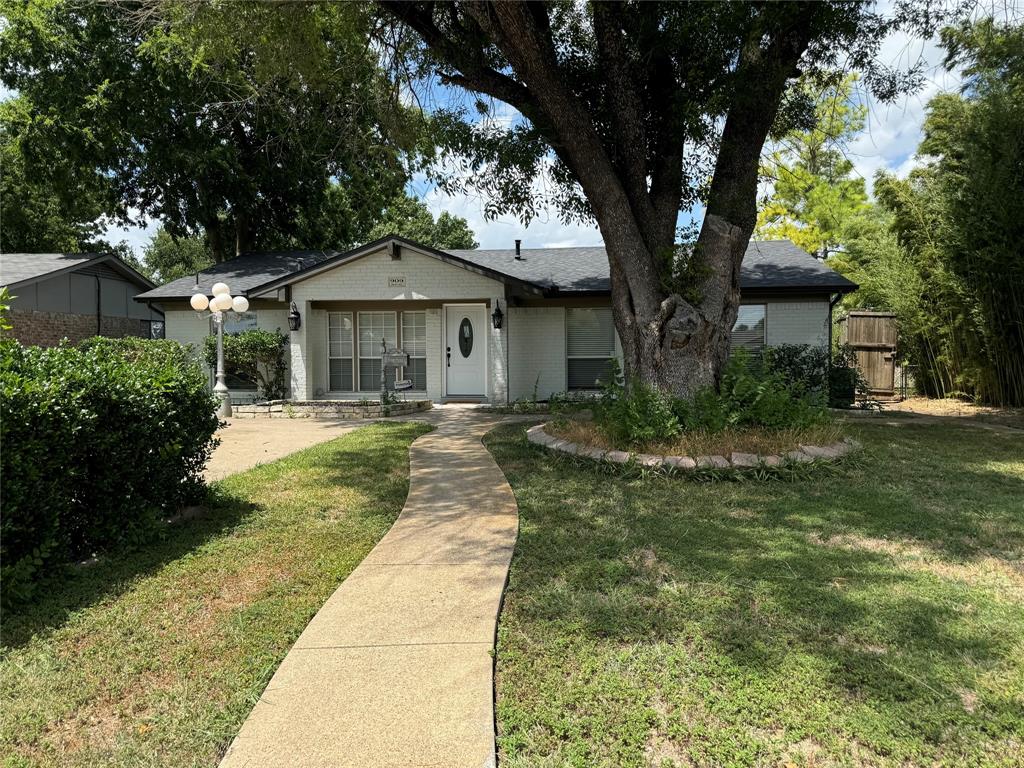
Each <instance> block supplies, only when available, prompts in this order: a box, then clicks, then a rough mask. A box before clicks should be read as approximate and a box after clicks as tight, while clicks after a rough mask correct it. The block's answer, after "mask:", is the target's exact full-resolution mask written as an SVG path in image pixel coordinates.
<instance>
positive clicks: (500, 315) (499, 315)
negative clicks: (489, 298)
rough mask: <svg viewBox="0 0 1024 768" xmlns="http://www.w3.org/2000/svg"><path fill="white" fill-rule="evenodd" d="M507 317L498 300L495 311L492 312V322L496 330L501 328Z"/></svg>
mask: <svg viewBox="0 0 1024 768" xmlns="http://www.w3.org/2000/svg"><path fill="white" fill-rule="evenodd" d="M504 319H505V313H504V312H502V311H501V304H499V303H498V302H497V301H495V302H494V311H493V312H492V313H491V323H492V324H493V325H494V330H496V331H500V330H501V323H502V320H504Z"/></svg>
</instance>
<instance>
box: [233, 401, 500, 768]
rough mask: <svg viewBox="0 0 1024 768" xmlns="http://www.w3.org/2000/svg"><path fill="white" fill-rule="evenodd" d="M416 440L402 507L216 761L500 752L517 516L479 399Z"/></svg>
mask: <svg viewBox="0 0 1024 768" xmlns="http://www.w3.org/2000/svg"><path fill="white" fill-rule="evenodd" d="M430 420H431V421H435V422H436V424H437V427H436V429H435V430H434V431H433V432H431V433H430V434H427V435H424V436H423V437H421V438H419V439H418V440H416V441H415V442H414V443H413V445H412V447H411V449H410V455H409V460H410V475H409V496H408V498H407V499H406V503H405V507H404V508H403V510H402V514H401V515H400V516H399V518H398V520H397V521H396V522H395V524H394V526H393V527H392V528H391V530H390V531H389V532H388V533H387V535H385V536H384V538H383V539H381V540H380V542H379V543H378V544H377V546H376V547H375V548H374V549H373V550H372V551H371V552H370V554H369V555H368V556H367V557H366V559H365V560H363V562H362V563H361V564H360V565H359V566H358V567H357V568H356V569H355V570H354V571H353V572H352V573H351V574H350V575H349V577H348V578H347V579H345V581H344V582H343V583H342V585H341V586H340V587H339V588H338V589H337V590H336V591H335V592H334V594H333V595H331V597H330V598H329V599H328V600H327V602H326V603H324V605H323V607H322V608H321V609H320V611H319V612H318V613H317V614H316V616H314V617H313V620H312V621H310V623H309V625H308V626H307V627H306V629H305V631H303V633H302V635H300V637H299V639H298V640H297V641H296V642H295V645H294V646H293V647H292V649H291V650H290V651H289V652H288V654H287V656H285V659H284V661H283V662H282V663H281V666H280V667H278V669H277V672H276V673H275V674H274V676H273V678H272V679H271V680H270V683H269V684H268V685H267V688H266V690H265V691H264V692H263V695H262V696H261V697H260V700H259V701H258V702H257V704H256V706H255V708H254V709H253V711H252V712H251V714H250V715H249V717H248V719H247V720H246V721H245V723H244V724H243V725H242V728H241V730H240V731H239V733H238V736H237V737H236V738H235V740H234V742H233V743H232V745H231V747H230V748H229V749H228V752H227V754H226V755H225V756H224V759H223V761H222V762H221V768H243V766H244V767H246V768H256V767H257V766H260V767H261V768H275V767H277V766H296V767H299V766H301V767H302V768H307V767H308V768H319V767H321V766H322V767H323V768H327V767H328V766H330V767H331V768H340V767H341V766H359V768H376V767H378V766H380V767H383V766H453V767H455V766H467V768H468V767H472V768H481V767H485V766H493V765H494V763H495V745H494V710H493V680H492V675H493V659H492V652H493V649H494V637H495V627H496V624H497V618H498V611H499V608H500V605H501V595H502V592H503V590H504V586H505V578H506V575H507V573H508V567H509V562H510V560H511V558H512V549H513V547H514V546H515V540H516V535H517V532H518V525H519V517H518V510H517V507H516V502H515V497H514V496H513V495H512V489H511V488H509V485H508V483H507V482H506V481H505V477H504V475H503V474H502V472H501V470H500V469H499V468H498V466H497V464H495V463H494V460H493V459H492V458H491V455H490V453H488V451H487V449H486V448H484V446H483V444H482V443H481V441H480V438H481V437H482V436H483V435H484V434H485V433H486V432H487V431H488V430H489V429H491V428H493V427H494V426H495V425H496V424H497V423H498V421H499V419H497V418H495V417H489V418H488V417H484V416H482V415H478V414H474V413H473V412H471V411H461V412H460V411H454V412H449V413H446V414H444V415H443V416H442V415H440V414H439V415H438V416H437V417H435V418H432V419H430Z"/></svg>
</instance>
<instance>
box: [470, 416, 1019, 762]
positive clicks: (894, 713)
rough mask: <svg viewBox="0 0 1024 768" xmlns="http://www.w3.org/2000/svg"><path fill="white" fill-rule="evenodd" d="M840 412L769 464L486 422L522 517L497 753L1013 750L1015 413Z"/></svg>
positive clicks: (675, 758)
mask: <svg viewBox="0 0 1024 768" xmlns="http://www.w3.org/2000/svg"><path fill="white" fill-rule="evenodd" d="M851 432H852V434H853V436H854V437H856V438H857V439H859V440H861V441H862V442H863V443H864V444H865V450H864V452H863V453H862V454H860V455H859V456H858V457H856V458H854V459H853V460H851V461H849V462H847V463H845V464H843V465H840V466H839V467H836V468H833V469H832V470H830V471H827V472H826V473H823V474H819V475H816V476H814V477H813V478H811V479H804V480H799V481H796V482H768V483H761V482H751V481H747V482H716V483H699V482H692V481H685V480H678V479H672V478H663V477H651V478H648V479H646V480H644V481H640V480H638V479H637V478H636V477H630V476H625V475H621V474H616V472H615V471H613V470H609V469H603V468H599V467H596V466H593V465H591V464H588V463H587V462H585V461H582V460H574V459H571V458H568V457H556V456H553V455H552V454H550V453H546V452H545V451H544V450H543V449H541V448H537V447H534V446H531V445H529V444H528V443H527V442H526V441H525V438H524V435H523V429H522V427H504V428H502V429H500V430H498V431H496V432H494V433H492V434H491V435H490V437H489V438H488V444H489V447H490V449H491V451H492V452H493V454H494V455H495V457H496V459H497V460H498V462H499V464H500V465H501V466H502V468H503V469H504V471H505V473H506V475H507V476H508V479H509V482H510V483H511V485H512V487H513V489H514V491H515V493H516V497H517V499H518V502H519V510H520V518H521V530H520V537H519V542H518V545H517V549H516V555H515V558H514V560H513V563H512V570H511V574H510V581H509V586H508V591H507V593H506V597H505V603H504V609H503V613H502V615H501V619H500V625H499V632H498V653H497V682H496V685H497V706H498V726H499V734H498V742H499V748H500V752H501V756H502V764H503V765H505V766H509V767H510V768H518V767H521V766H565V765H572V766H659V767H663V766H787V767H788V766H925V765H927V766H950V767H952V766H957V767H959V766H1007V767H1009V766H1019V765H1022V764H1024V567H1022V557H1024V433H1018V434H1013V433H1010V432H993V431H989V430H984V429H978V428H970V427H968V426H957V425H952V426H949V425H944V424H932V423H929V424H917V423H913V422H910V421H908V422H906V423H903V424H901V425H896V426H888V425H884V424H857V425H855V426H853V427H851Z"/></svg>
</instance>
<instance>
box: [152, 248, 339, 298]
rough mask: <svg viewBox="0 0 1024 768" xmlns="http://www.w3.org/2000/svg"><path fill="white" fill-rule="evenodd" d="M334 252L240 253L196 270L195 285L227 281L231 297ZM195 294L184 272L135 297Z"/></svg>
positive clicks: (207, 286) (207, 287) (206, 286)
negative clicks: (181, 275)
mask: <svg viewBox="0 0 1024 768" xmlns="http://www.w3.org/2000/svg"><path fill="white" fill-rule="evenodd" d="M339 255H341V254H339V253H338V252H337V251H266V252H263V253H243V254H242V255H241V256H236V257H235V258H233V259H229V260H228V261H223V262H221V263H220V264H214V265H213V266H212V267H207V268H206V269H204V270H203V271H202V272H200V273H199V285H200V287H201V288H203V289H205V290H206V293H207V294H210V293H211V289H212V288H213V284H214V283H227V284H228V286H229V287H230V288H231V293H232V294H234V295H235V296H239V295H241V294H247V293H249V291H251V290H253V289H254V288H258V287H260V286H261V285H265V284H266V283H269V282H270V281H272V280H278V279H280V278H282V277H287V276H288V275H290V274H292V273H293V272H297V271H299V270H300V269H307V268H309V267H312V266H314V265H315V264H319V263H320V262H321V261H326V260H327V259H330V258H333V257H335V256H339ZM194 293H196V276H195V275H187V276H185V277H179V278H178V279H177V280H172V281H171V282H169V283H166V284H164V285H161V286H160V287H158V288H154V289H153V290H152V291H147V292H146V293H144V294H142V295H141V296H136V297H135V298H137V299H143V300H148V299H153V300H157V299H182V298H184V299H187V298H189V297H191V296H192V294H194Z"/></svg>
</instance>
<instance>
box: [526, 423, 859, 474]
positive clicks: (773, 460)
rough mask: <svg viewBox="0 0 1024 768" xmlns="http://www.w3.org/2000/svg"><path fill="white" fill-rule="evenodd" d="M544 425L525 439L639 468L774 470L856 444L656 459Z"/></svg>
mask: <svg viewBox="0 0 1024 768" xmlns="http://www.w3.org/2000/svg"><path fill="white" fill-rule="evenodd" d="M546 426H547V424H537V425H536V426H533V427H530V428H529V429H528V430H526V438H527V439H528V440H529V441H530V442H531V443H535V444H537V445H541V446H544V447H545V448H550V449H551V450H553V451H561V452H562V453H568V454H570V455H572V456H581V457H583V458H586V459H593V460H594V461H607V462H611V463H612V464H629V463H630V462H633V463H636V464H638V465H639V466H641V467H651V468H662V469H670V470H675V469H680V470H690V469H756V468H758V467H778V466H782V465H783V464H804V463H810V462H814V461H835V460H837V459H841V458H842V457H843V456H846V455H847V454H848V453H850V452H851V451H853V450H855V449H857V448H858V447H859V445H858V444H857V443H856V442H855V441H854V440H851V439H849V438H845V439H843V440H840V441H839V442H836V443H832V444H831V445H801V446H800V447H799V448H798V449H797V450H793V451H788V452H786V453H784V454H769V455H766V456H764V455H760V454H756V453H739V452H736V451H734V452H732V453H731V454H730V455H729V456H728V457H725V456H720V455H716V456H659V455H657V454H653V453H631V452H628V451H616V450H611V451H606V450H605V449H603V448H597V447H593V446H586V445H581V444H580V443H573V442H570V441H568V440H563V439H561V438H559V437H555V436H554V435H549V434H548V433H547V431H546V430H545V429H544V427H546Z"/></svg>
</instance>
